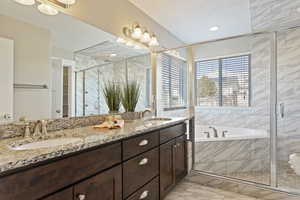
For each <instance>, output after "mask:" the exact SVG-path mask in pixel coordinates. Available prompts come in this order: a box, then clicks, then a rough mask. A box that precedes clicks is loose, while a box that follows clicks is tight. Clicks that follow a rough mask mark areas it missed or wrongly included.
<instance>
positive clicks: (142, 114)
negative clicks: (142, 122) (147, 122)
mask: <svg viewBox="0 0 300 200" xmlns="http://www.w3.org/2000/svg"><path fill="white" fill-rule="evenodd" d="M146 113H152V111H151V109H149V108H147V109H146V110H144V111H143V112H142V113H141V118H144V117H145V115H146Z"/></svg>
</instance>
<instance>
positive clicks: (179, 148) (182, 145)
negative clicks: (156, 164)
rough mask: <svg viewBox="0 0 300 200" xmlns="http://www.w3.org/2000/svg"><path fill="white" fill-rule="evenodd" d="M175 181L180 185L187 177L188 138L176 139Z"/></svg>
mask: <svg viewBox="0 0 300 200" xmlns="http://www.w3.org/2000/svg"><path fill="white" fill-rule="evenodd" d="M174 153H175V156H174V157H175V179H176V183H178V182H179V181H180V180H181V179H182V178H184V177H185V176H186V175H187V152H186V136H185V135H184V136H181V137H179V138H177V139H176V144H175V152H174Z"/></svg>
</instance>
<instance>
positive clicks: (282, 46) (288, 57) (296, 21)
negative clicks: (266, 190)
mask: <svg viewBox="0 0 300 200" xmlns="http://www.w3.org/2000/svg"><path fill="white" fill-rule="evenodd" d="M299 8H300V0H284V1H282V0H250V9H251V22H252V28H253V30H255V31H260V30H270V29H276V30H279V29H285V28H290V27H294V26H299V25H300V9H299ZM277 46H278V53H277V59H278V60H277V62H278V73H277V78H278V79H277V80H278V90H277V92H278V104H281V103H284V106H285V115H284V118H281V117H280V116H279V117H278V133H277V134H278V138H277V142H278V148H277V154H278V155H277V159H278V181H279V185H280V186H283V187H289V188H294V189H300V177H299V176H297V175H296V174H295V173H294V171H293V170H292V169H291V168H290V166H289V164H288V163H287V161H288V159H289V155H290V154H292V153H295V152H300V123H299V121H300V50H299V49H300V29H299V28H297V29H293V30H288V31H279V32H278V38H277Z"/></svg>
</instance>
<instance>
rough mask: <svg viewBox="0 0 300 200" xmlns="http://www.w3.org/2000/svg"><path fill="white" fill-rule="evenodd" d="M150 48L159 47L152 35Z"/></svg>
mask: <svg viewBox="0 0 300 200" xmlns="http://www.w3.org/2000/svg"><path fill="white" fill-rule="evenodd" d="M149 46H152V47H154V46H159V43H158V40H157V38H156V36H155V35H152V37H151V40H150V42H149Z"/></svg>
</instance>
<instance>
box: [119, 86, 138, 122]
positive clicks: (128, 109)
mask: <svg viewBox="0 0 300 200" xmlns="http://www.w3.org/2000/svg"><path fill="white" fill-rule="evenodd" d="M140 94H141V86H140V84H139V83H138V82H137V81H131V82H127V83H126V84H125V85H124V87H123V88H122V95H121V101H122V105H123V107H124V109H125V115H124V118H126V119H137V118H139V115H138V113H136V112H135V108H136V106H137V103H138V101H139V98H140Z"/></svg>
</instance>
